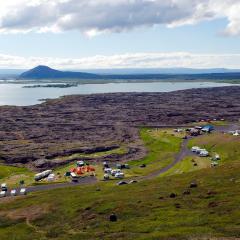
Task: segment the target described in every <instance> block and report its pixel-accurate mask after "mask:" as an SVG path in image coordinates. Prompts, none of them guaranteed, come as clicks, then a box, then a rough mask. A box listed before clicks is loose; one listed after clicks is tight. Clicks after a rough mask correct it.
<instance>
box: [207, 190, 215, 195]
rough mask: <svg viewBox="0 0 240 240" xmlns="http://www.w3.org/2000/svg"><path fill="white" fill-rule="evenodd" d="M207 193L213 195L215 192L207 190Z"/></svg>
mask: <svg viewBox="0 0 240 240" xmlns="http://www.w3.org/2000/svg"><path fill="white" fill-rule="evenodd" d="M207 194H208V195H215V194H216V192H214V191H211V190H209V191H208V192H207Z"/></svg>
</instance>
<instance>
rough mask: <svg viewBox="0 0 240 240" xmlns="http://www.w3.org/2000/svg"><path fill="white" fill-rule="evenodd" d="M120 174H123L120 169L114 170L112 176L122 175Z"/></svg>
mask: <svg viewBox="0 0 240 240" xmlns="http://www.w3.org/2000/svg"><path fill="white" fill-rule="evenodd" d="M120 172H121V170H120V169H113V170H112V171H111V175H112V176H115V175H116V174H117V173H120Z"/></svg>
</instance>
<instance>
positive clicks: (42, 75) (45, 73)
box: [18, 66, 99, 79]
mask: <svg viewBox="0 0 240 240" xmlns="http://www.w3.org/2000/svg"><path fill="white" fill-rule="evenodd" d="M98 77H99V76H98V75H96V74H92V73H85V72H69V71H58V70H55V69H52V68H50V67H48V66H38V67H35V68H33V69H31V70H29V71H26V72H24V73H22V74H20V76H19V77H18V79H95V78H98Z"/></svg>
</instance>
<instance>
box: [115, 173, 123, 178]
mask: <svg viewBox="0 0 240 240" xmlns="http://www.w3.org/2000/svg"><path fill="white" fill-rule="evenodd" d="M115 178H124V173H122V172H120V173H116V174H115Z"/></svg>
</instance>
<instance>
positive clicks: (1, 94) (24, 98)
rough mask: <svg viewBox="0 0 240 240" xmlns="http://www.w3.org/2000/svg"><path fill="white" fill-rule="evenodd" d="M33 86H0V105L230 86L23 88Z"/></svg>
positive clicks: (160, 84)
mask: <svg viewBox="0 0 240 240" xmlns="http://www.w3.org/2000/svg"><path fill="white" fill-rule="evenodd" d="M27 85H34V84H14V83H1V84H0V105H16V106H29V105H34V104H38V103H40V101H39V99H47V98H58V97H60V96H64V95H71V94H93V93H115V92H171V91H176V90H184V89H191V88H206V87H223V86H231V84H227V83H214V82H176V83H172V82H151V83H107V84H84V85H78V86H77V87H70V88H23V86H27Z"/></svg>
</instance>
